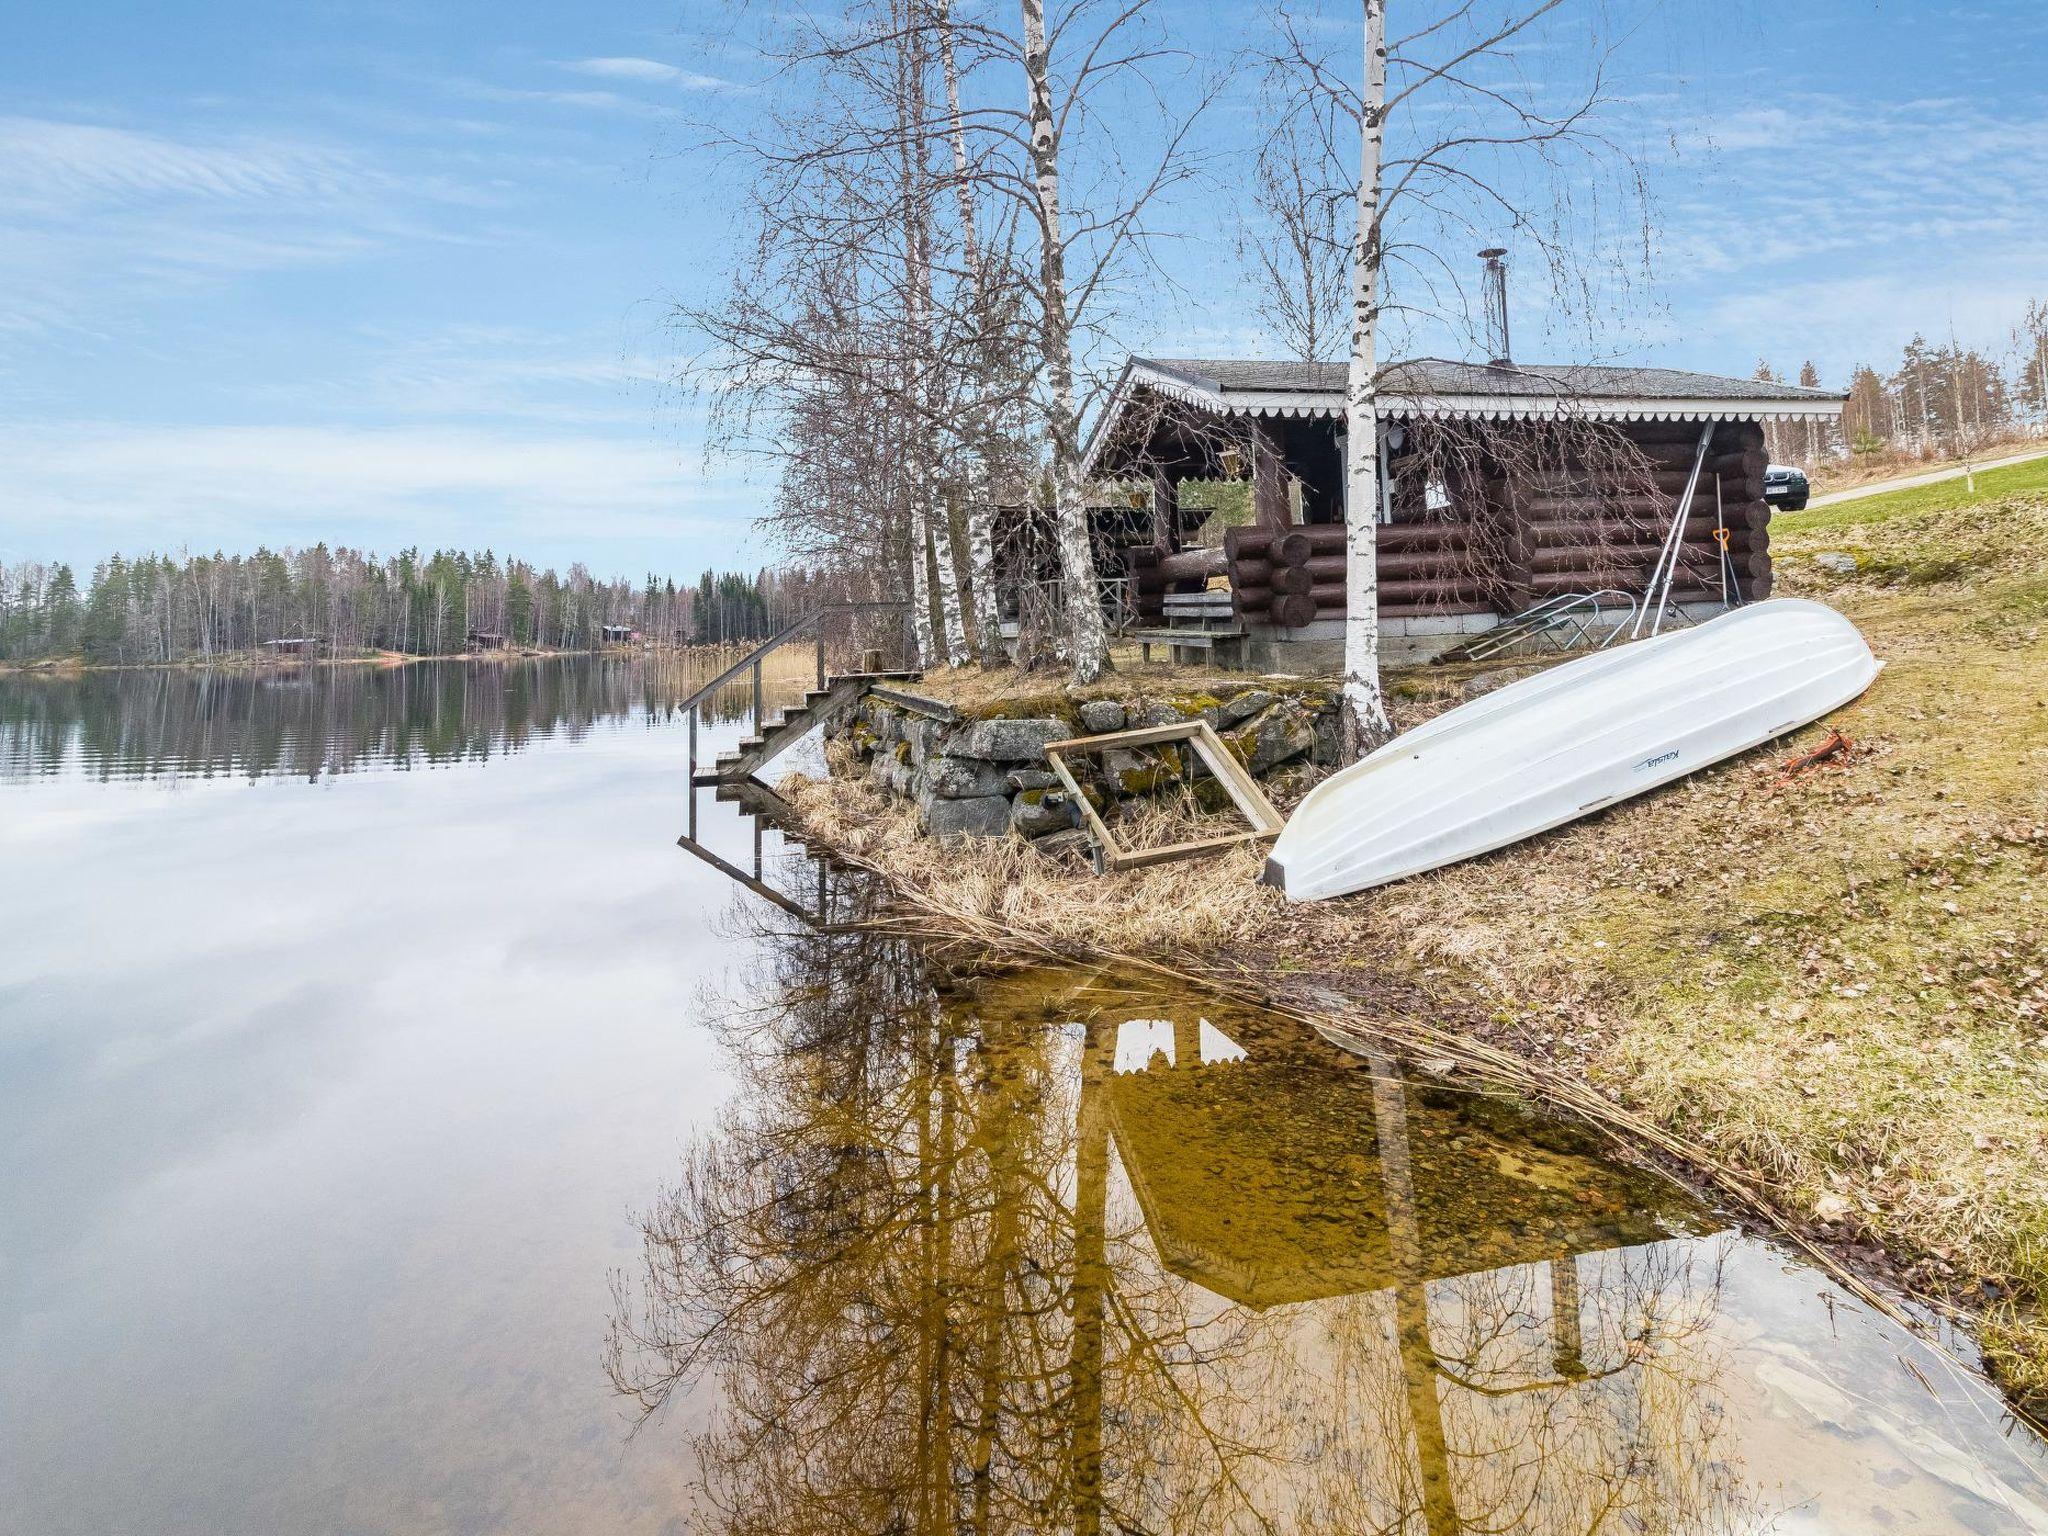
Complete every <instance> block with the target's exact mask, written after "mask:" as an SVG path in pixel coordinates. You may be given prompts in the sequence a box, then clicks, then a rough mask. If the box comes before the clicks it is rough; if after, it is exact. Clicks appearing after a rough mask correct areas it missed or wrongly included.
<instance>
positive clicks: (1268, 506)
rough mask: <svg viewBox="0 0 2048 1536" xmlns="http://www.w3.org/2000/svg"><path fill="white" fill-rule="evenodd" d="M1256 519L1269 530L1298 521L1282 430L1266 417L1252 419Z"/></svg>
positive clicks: (1253, 486) (1253, 500) (1253, 493)
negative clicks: (1289, 494)
mask: <svg viewBox="0 0 2048 1536" xmlns="http://www.w3.org/2000/svg"><path fill="white" fill-rule="evenodd" d="M1252 521H1253V522H1254V523H1256V524H1257V525H1258V526H1259V527H1261V528H1268V529H1279V528H1286V527H1288V526H1290V525H1291V524H1292V523H1293V521H1294V515H1293V509H1292V508H1291V507H1289V506H1288V504H1287V466H1286V464H1285V463H1284V462H1282V460H1281V457H1280V444H1279V441H1278V433H1277V431H1276V429H1275V428H1274V427H1273V426H1272V424H1271V423H1269V422H1268V421H1267V420H1266V419H1265V418H1264V417H1253V418H1252Z"/></svg>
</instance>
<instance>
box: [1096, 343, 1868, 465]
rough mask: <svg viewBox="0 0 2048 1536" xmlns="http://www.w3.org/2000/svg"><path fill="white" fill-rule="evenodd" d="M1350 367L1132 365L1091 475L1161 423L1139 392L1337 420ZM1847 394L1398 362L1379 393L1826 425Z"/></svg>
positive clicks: (1518, 411) (1434, 411)
mask: <svg viewBox="0 0 2048 1536" xmlns="http://www.w3.org/2000/svg"><path fill="white" fill-rule="evenodd" d="M1346 371H1347V370H1346V369H1345V366H1344V365H1343V364H1342V363H1301V362H1272V361H1262V360H1258V359H1253V358H1200V357H1177V358H1146V357H1134V358H1132V359H1131V360H1130V362H1129V363H1127V364H1126V365H1125V367H1124V371H1123V376H1122V377H1121V378H1120V379H1118V381H1117V386H1116V390H1115V392H1114V394H1113V395H1112V396H1111V398H1110V399H1109V401H1108V402H1107V404H1106V406H1105V408H1104V409H1103V410H1102V412H1101V413H1100V414H1099V415H1098V416H1097V417H1096V419H1095V422H1094V424H1093V426H1092V428H1091V429H1090V431H1089V434H1088V442H1087V445H1086V447H1085V449H1084V450H1083V453H1082V459H1083V464H1084V467H1085V469H1086V472H1087V473H1090V474H1094V473H1096V472H1097V470H1098V467H1099V463H1100V461H1101V460H1102V459H1103V457H1104V455H1105V454H1109V455H1112V456H1113V455H1114V454H1115V452H1116V451H1117V449H1116V448H1115V447H1113V446H1112V445H1113V444H1116V443H1117V442H1118V441H1119V439H1120V437H1121V435H1122V434H1123V433H1124V432H1126V431H1128V432H1131V433H1135V434H1138V435H1140V436H1142V435H1143V434H1144V433H1147V432H1149V431H1150V430H1151V427H1150V425H1149V424H1148V423H1149V421H1150V419H1151V418H1150V417H1149V416H1148V415H1147V414H1146V413H1145V412H1142V411H1140V412H1137V413H1135V414H1134V413H1133V411H1132V407H1133V406H1134V405H1136V404H1137V397H1138V396H1140V395H1151V396H1153V397H1155V399H1156V398H1157V397H1159V396H1165V397H1167V398H1170V399H1174V400H1178V401H1180V402H1182V403H1183V404H1185V405H1189V406H1192V407H1194V408H1195V409H1196V410H1198V411H1202V412H1205V413H1208V414H1211V415H1216V416H1292V417H1314V418H1319V419H1322V420H1329V419H1330V418H1332V417H1336V416H1339V415H1341V414H1342V413H1343V410H1344V386H1345V375H1346ZM1847 398H1848V397H1847V396H1846V395H1841V394H1837V393H1834V392H1832V391H1829V390H1825V389H1803V388H1801V387H1800V386H1798V385H1796V384H1767V383H1764V382H1762V381H1761V380H1757V379H1731V378H1726V377H1724V376H1722V375H1720V374H1713V373H1687V372H1684V371H1682V370H1680V369H1677V368H1615V367H1604V366H1598V365H1588V364H1564V365H1558V366H1536V365H1523V366H1520V367H1511V368H1494V367H1490V366H1488V365H1487V364H1484V363H1456V362H1447V361H1445V360H1444V359H1442V358H1435V357H1419V358H1413V359H1410V360H1408V361H1405V362H1398V363H1390V364H1389V365H1388V366H1387V367H1386V368H1385V369H1384V370H1383V371H1382V372H1381V375H1380V384H1379V389H1378V392H1377V404H1378V407H1379V410H1380V413H1381V414H1382V415H1383V416H1387V417H1397V418H1398V417H1407V418H1416V417H1422V418H1432V417H1433V418H1453V419H1464V420H1533V421H1543V420H1558V419H1561V418H1567V417H1580V418H1591V419H1597V420H1606V421H1645V420H1650V421H1744V420H1749V421H1754V420H1764V419H1775V420H1787V419H1790V420H1818V419H1827V418H1832V417H1838V416H1840V415H1841V413H1842V405H1843V402H1844V401H1845V400H1846V399H1847ZM1130 446H1131V445H1130V444H1125V445H1124V447H1125V448H1129V447H1130Z"/></svg>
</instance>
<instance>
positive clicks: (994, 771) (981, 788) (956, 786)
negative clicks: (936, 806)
mask: <svg viewBox="0 0 2048 1536" xmlns="http://www.w3.org/2000/svg"><path fill="white" fill-rule="evenodd" d="M913 750H914V749H913ZM922 772H923V775H924V787H925V791H926V792H927V793H928V794H930V795H933V796H934V797H936V798H937V799H940V800H969V799H972V798H973V797H974V796H976V795H1000V794H1006V793H1007V792H1008V791H1009V787H1010V778H1009V775H1008V774H1006V773H1005V772H1004V771H1003V770H1002V768H1001V767H1000V766H998V765H997V764H995V763H991V762H988V761H987V760H986V759H983V758H979V757H952V756H948V755H945V754H941V753H933V754H932V755H931V756H930V757H927V758H926V759H925V760H924V768H923V769H922Z"/></svg>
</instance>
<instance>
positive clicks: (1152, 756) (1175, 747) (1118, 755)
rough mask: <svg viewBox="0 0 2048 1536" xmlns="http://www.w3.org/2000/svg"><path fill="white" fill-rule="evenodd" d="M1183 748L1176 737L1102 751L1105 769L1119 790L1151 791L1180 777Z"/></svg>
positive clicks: (1142, 793) (1121, 792)
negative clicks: (1155, 743) (1138, 747)
mask: <svg viewBox="0 0 2048 1536" xmlns="http://www.w3.org/2000/svg"><path fill="white" fill-rule="evenodd" d="M1183 750H1184V749H1183V747H1182V744H1181V743H1179V742H1174V741H1168V742H1161V743H1160V744H1159V745H1158V746H1155V747H1148V748H1145V749H1144V750H1141V751H1133V750H1131V749H1129V748H1125V747H1112V748H1110V750H1109V751H1107V752H1105V753H1103V754H1102V772H1103V775H1104V777H1106V778H1107V779H1108V780H1109V782H1110V783H1112V784H1114V785H1115V786H1116V789H1117V793H1118V794H1122V795H1149V794H1152V793H1153V792H1154V791H1156V790H1161V789H1164V788H1166V787H1167V786H1168V785H1170V784H1174V783H1177V782H1178V781H1179V779H1180V773H1181V765H1182V763H1183V762H1184V761H1185V759H1184V758H1183V757H1182V756H1181V753H1182V751H1183Z"/></svg>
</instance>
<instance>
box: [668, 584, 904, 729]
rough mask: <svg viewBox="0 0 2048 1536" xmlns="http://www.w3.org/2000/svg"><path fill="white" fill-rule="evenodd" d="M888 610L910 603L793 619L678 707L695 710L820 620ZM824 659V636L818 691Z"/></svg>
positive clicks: (850, 606)
mask: <svg viewBox="0 0 2048 1536" xmlns="http://www.w3.org/2000/svg"><path fill="white" fill-rule="evenodd" d="M891 608H901V609H903V610H905V611H906V612H907V611H908V610H909V608H910V604H909V603H908V602H907V601H904V600H901V599H899V600H896V601H891V602H874V603H827V604H826V605H825V606H824V607H822V608H813V609H812V610H811V611H810V612H809V613H807V614H805V615H804V616H803V617H802V618H800V619H797V620H795V621H793V622H792V623H790V624H788V625H786V626H784V627H783V628H782V629H781V630H779V631H777V632H776V633H775V634H774V635H771V636H770V637H769V638H768V639H766V640H764V641H762V642H761V643H760V644H759V645H757V646H755V647H754V649H753V650H751V651H749V652H747V654H746V655H744V656H742V657H741V658H740V659H739V660H738V661H736V662H734V663H733V664H732V665H731V666H729V667H727V668H726V669H725V670H724V671H723V672H721V673H719V674H718V676H716V677H714V678H713V679H711V681H710V682H708V683H706V684H705V685H704V686H703V687H701V688H699V689H698V690H697V691H696V692H695V693H693V694H691V695H690V696H689V697H688V698H687V699H685V700H683V702H682V704H681V705H680V706H679V707H680V708H682V709H695V708H696V707H697V705H699V704H701V703H702V702H703V701H704V700H706V699H708V698H710V697H711V695H712V694H714V693H716V692H718V690H719V689H721V688H723V687H724V686H725V685H726V684H727V683H729V682H731V681H732V680H733V679H734V678H736V677H738V676H739V675H740V674H741V673H742V672H744V671H746V670H747V668H748V667H751V666H758V665H759V664H760V660H761V658H762V657H763V656H766V655H767V654H768V653H769V652H770V651H773V650H777V649H780V648H781V647H782V646H785V645H787V644H788V643H789V642H790V639H791V638H792V637H793V636H794V635H796V634H797V632H798V631H800V630H803V629H806V628H808V627H809V626H810V625H812V624H815V623H817V622H818V620H820V619H823V618H827V617H829V616H831V615H832V614H835V613H864V612H877V611H881V610H884V609H891ZM824 656H825V637H824V636H823V635H820V636H819V637H818V667H819V674H818V686H819V687H821V688H822V687H824V686H825V677H824V665H825V662H824Z"/></svg>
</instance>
